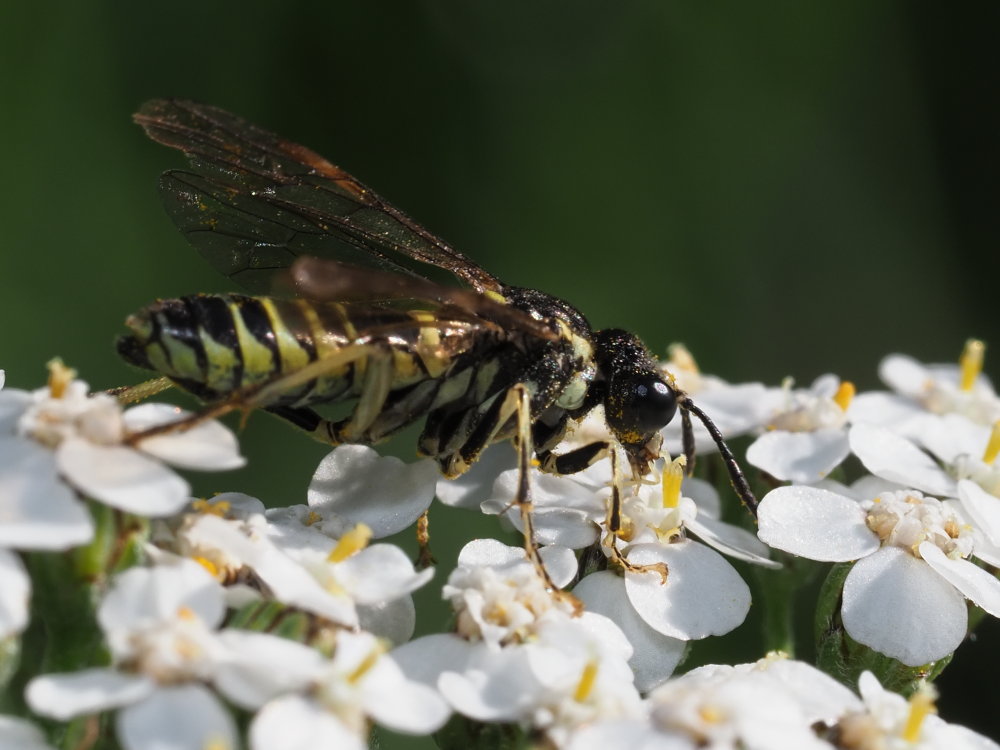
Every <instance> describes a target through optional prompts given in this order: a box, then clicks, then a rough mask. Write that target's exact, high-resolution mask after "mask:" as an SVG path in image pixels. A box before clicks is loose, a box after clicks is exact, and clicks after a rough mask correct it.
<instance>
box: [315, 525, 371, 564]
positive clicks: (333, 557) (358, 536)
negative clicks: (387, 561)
mask: <svg viewBox="0 0 1000 750" xmlns="http://www.w3.org/2000/svg"><path fill="white" fill-rule="evenodd" d="M371 538H372V530H371V528H370V527H369V526H368V525H367V524H364V523H359V524H358V525H357V526H355V527H354V528H353V529H351V530H350V531H348V532H347V533H346V534H344V535H343V536H342V537H340V541H338V542H337V546H336V547H334V548H333V549H332V550H330V554H329V555H327V557H326V559H327V562H332V563H339V562H343V561H344V560H346V559H347V558H348V557H351V555H355V554H357V553H358V552H360V551H361V550H363V549H364V548H365V547H367V546H368V542H370V541H371Z"/></svg>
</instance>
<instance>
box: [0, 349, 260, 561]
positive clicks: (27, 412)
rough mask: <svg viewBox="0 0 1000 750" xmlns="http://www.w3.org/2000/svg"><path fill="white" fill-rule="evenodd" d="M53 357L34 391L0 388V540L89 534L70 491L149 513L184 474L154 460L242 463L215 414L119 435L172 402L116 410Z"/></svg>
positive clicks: (77, 538) (32, 541) (181, 494)
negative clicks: (182, 427) (45, 379)
mask: <svg viewBox="0 0 1000 750" xmlns="http://www.w3.org/2000/svg"><path fill="white" fill-rule="evenodd" d="M74 377H75V373H74V372H73V371H72V370H68V369H67V368H65V367H64V366H63V365H62V364H61V363H59V362H54V363H52V364H51V365H50V374H49V384H48V386H46V387H45V388H41V389H38V390H36V391H34V392H29V391H21V390H17V389H11V388H7V389H4V390H3V391H0V488H2V492H0V513H2V516H3V518H4V523H3V524H2V525H0V546H14V547H18V548H21V549H66V548H68V547H72V546H74V545H78V544H83V543H85V542H87V541H89V540H90V538H91V535H92V534H93V527H92V522H91V520H90V516H89V514H88V513H87V511H86V508H85V507H84V506H83V505H82V504H81V503H80V502H79V501H78V499H77V496H78V494H82V495H83V496H85V497H90V498H93V499H95V500H98V501H100V502H103V503H106V504H108V505H110V506H112V507H114V508H117V509H119V510H124V511H126V512H128V513H135V514H137V515H142V516H147V517H155V516H166V515H170V514H172V513H175V512H177V511H178V510H180V509H181V508H182V507H184V504H185V503H186V502H187V499H188V496H189V495H190V489H189V488H188V485H187V482H185V481H184V480H183V479H181V478H180V477H179V476H177V475H176V474H174V473H173V472H172V471H171V470H170V469H168V468H167V467H166V466H164V464H163V462H168V463H171V464H174V465H175V466H180V467H183V468H188V469H208V470H222V469H232V468H237V467H239V466H242V465H243V463H244V459H243V457H242V456H240V455H239V453H238V452H237V446H236V440H235V438H234V436H233V434H232V433H231V432H230V431H229V430H227V429H226V428H225V427H223V426H222V425H220V424H218V423H217V422H206V423H204V424H200V425H198V426H196V427H194V428H192V429H189V430H186V431H183V432H178V433H166V434H161V435H156V436H154V437H150V438H148V439H146V440H142V441H141V442H140V443H139V444H138V445H136V446H134V447H133V446H131V445H130V444H129V443H128V438H129V436H130V435H133V434H136V433H138V432H141V431H143V430H145V429H148V428H150V427H153V426H156V425H160V424H164V423H167V422H170V421H174V420H177V419H178V418H180V417H183V416H184V412H182V411H181V410H179V409H177V408H175V407H172V406H168V405H166V404H143V405H141V406H137V407H134V408H132V409H129V410H127V411H124V412H123V411H122V409H121V407H120V406H119V404H118V402H117V401H116V400H115V399H114V398H112V397H111V396H108V395H106V394H103V393H98V394H94V395H88V390H89V389H88V387H87V384H86V383H84V382H83V381H80V380H75V379H74Z"/></svg>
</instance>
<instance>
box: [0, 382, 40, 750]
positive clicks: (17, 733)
mask: <svg viewBox="0 0 1000 750" xmlns="http://www.w3.org/2000/svg"><path fill="white" fill-rule="evenodd" d="M2 386H3V370H0V387H2ZM0 748H4V750H52V746H51V745H50V744H49V743H48V742H46V741H45V735H44V734H42V731H41V730H40V729H39V728H38V727H36V726H35V725H34V724H32V723H31V722H30V721H27V720H26V719H20V718H18V717H16V716H3V715H0Z"/></svg>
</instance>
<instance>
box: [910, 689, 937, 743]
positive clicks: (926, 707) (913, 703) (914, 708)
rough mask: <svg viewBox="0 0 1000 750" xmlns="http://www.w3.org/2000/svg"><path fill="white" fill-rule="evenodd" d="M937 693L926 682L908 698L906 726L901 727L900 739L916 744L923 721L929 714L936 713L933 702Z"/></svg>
mask: <svg viewBox="0 0 1000 750" xmlns="http://www.w3.org/2000/svg"><path fill="white" fill-rule="evenodd" d="M936 698H937V692H936V691H935V690H934V688H933V687H931V686H930V685H928V684H927V683H926V682H925V683H922V684H921V686H920V687H919V688H917V691H916V692H915V693H914V694H913V695H911V696H910V713H909V715H908V716H907V717H906V724H905V725H904V726H903V732H902V737H903V739H904V740H906V741H907V742H909V743H916V742H917V741H918V740H919V739H920V729H921V727H922V726H923V723H924V719H926V718H927V717H928V716H929V715H930V714H934V713H937V708H936V707H935V705H934V701H935V699H936Z"/></svg>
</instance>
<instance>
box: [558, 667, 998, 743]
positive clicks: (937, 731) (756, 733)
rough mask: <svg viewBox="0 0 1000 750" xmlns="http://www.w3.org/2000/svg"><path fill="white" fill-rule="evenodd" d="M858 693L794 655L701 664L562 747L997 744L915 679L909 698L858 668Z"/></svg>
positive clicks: (584, 731)
mask: <svg viewBox="0 0 1000 750" xmlns="http://www.w3.org/2000/svg"><path fill="white" fill-rule="evenodd" d="M859 688H860V693H861V697H860V699H859V698H858V696H857V695H855V694H854V693H853V692H851V691H850V690H849V689H847V688H846V687H844V686H843V685H841V684H840V683H838V682H837V681H835V680H834V679H833V678H831V677H830V676H829V675H827V674H825V673H823V672H821V671H820V670H818V669H816V668H815V667H812V666H810V665H809V664H805V663H803V662H798V661H794V660H791V659H786V658H783V657H782V656H781V655H780V654H771V655H769V656H767V657H765V658H764V659H761V660H760V661H758V662H756V663H753V664H738V665H736V666H733V667H730V666H725V665H715V664H711V665H707V666H704V667H699V668H698V669H694V670H692V671H691V672H688V673H687V674H685V675H682V676H680V677H675V678H673V679H671V680H670V681H668V682H667V683H665V684H664V685H662V686H661V687H659V688H657V689H656V690H655V691H653V692H652V693H651V694H650V696H649V698H648V700H647V701H646V715H645V716H644V717H642V718H640V719H634V718H633V719H625V720H622V719H619V720H610V721H597V722H594V723H593V724H591V725H590V726H588V727H585V728H583V729H581V730H580V731H579V732H578V733H577V734H576V735H575V736H574V737H573V738H572V741H571V742H570V743H569V745H568V748H569V750H589V749H590V748H594V747H601V748H608V749H610V750H631V749H634V748H649V749H650V750H652V748H657V749H660V748H662V749H665V750H696V748H711V749H712V750H876V749H877V750H932V748H933V749H934V750H938V749H939V748H948V750H952V749H954V750H996V748H998V747H1000V746H998V745H997V744H996V743H994V742H993V741H992V740H989V739H987V738H986V737H983V736H982V735H980V734H977V733H976V732H973V731H971V730H969V729H966V728H965V727H961V726H957V725H954V724H948V723H947V722H945V721H943V720H941V719H940V718H939V717H937V716H936V715H935V714H934V694H933V691H932V690H931V688H929V687H928V686H924V687H923V688H921V689H919V690H918V691H917V692H916V693H915V694H914V695H913V696H911V697H910V698H909V699H908V700H907V699H906V698H903V697H902V696H901V695H897V694H896V693H892V692H890V691H887V690H885V689H883V688H882V686H881V685H879V683H878V680H877V679H876V678H875V677H874V676H873V675H872V674H871V673H870V672H865V673H863V674H862V675H861V679H860V681H859Z"/></svg>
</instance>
